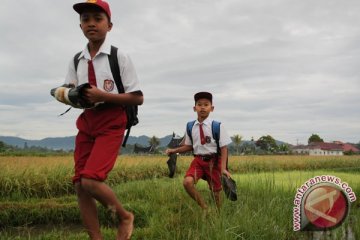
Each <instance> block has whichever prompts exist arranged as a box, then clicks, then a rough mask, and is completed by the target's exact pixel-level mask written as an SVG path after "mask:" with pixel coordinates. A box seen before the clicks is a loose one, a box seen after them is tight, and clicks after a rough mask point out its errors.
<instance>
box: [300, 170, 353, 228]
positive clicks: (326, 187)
mask: <svg viewBox="0 0 360 240" xmlns="http://www.w3.org/2000/svg"><path fill="white" fill-rule="evenodd" d="M354 201H356V196H355V193H354V192H353V191H352V189H351V187H350V186H349V185H348V184H347V183H346V182H342V181H341V179H340V178H338V177H335V176H325V175H323V176H316V177H313V178H311V179H309V180H308V181H306V182H305V183H304V184H303V185H302V186H301V187H300V188H298V189H297V192H296V194H295V199H294V208H293V229H294V231H321V230H325V229H332V228H336V227H338V226H340V225H341V224H342V223H343V222H344V221H345V219H346V217H347V215H348V214H349V210H350V203H351V202H354Z"/></svg>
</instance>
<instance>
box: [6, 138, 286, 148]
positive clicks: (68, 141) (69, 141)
mask: <svg viewBox="0 0 360 240" xmlns="http://www.w3.org/2000/svg"><path fill="white" fill-rule="evenodd" d="M171 138H172V135H167V136H165V137H162V138H160V147H165V146H166V145H167V144H168V143H169V142H170V140H171ZM149 140H150V137H148V136H145V135H141V136H138V137H134V136H130V137H129V138H128V141H127V143H126V144H128V145H134V144H135V143H136V144H138V145H142V146H143V147H147V146H149ZM0 141H2V142H4V143H6V144H8V145H12V146H17V147H19V148H24V146H25V145H26V146H27V147H43V148H48V149H53V150H59V149H62V150H72V149H74V146H75V136H69V137H55V138H44V139H41V140H29V139H24V138H19V137H7V136H0ZM254 143H255V141H254V142H252V141H247V140H242V142H241V146H242V145H243V144H254ZM276 144H278V145H280V144H287V143H285V142H282V141H278V140H276Z"/></svg>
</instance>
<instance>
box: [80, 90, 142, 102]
mask: <svg viewBox="0 0 360 240" xmlns="http://www.w3.org/2000/svg"><path fill="white" fill-rule="evenodd" d="M84 96H85V99H86V100H87V101H89V102H90V103H98V102H106V103H113V104H117V105H141V104H143V102H144V97H143V94H142V92H141V91H136V92H130V93H121V94H112V93H107V92H104V91H101V90H100V89H98V88H97V87H94V86H91V88H89V89H86V90H85V92H84Z"/></svg>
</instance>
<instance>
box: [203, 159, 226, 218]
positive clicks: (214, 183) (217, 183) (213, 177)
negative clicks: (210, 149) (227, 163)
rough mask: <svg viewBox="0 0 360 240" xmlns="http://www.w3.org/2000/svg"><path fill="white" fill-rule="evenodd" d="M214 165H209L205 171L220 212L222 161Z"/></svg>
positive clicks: (212, 163) (211, 163)
mask: <svg viewBox="0 0 360 240" xmlns="http://www.w3.org/2000/svg"><path fill="white" fill-rule="evenodd" d="M216 163H217V164H216V165H215V164H214V161H211V162H210V163H209V166H208V169H206V170H205V175H206V179H207V182H208V184H209V188H210V191H211V193H212V197H213V199H214V201H215V204H216V207H217V209H218V210H219V211H220V207H221V194H220V193H221V190H222V186H221V163H220V160H219V161H218V162H216Z"/></svg>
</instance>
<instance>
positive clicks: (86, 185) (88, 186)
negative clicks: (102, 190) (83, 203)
mask: <svg viewBox="0 0 360 240" xmlns="http://www.w3.org/2000/svg"><path fill="white" fill-rule="evenodd" d="M80 184H81V188H82V189H83V190H85V191H88V192H91V191H93V190H94V188H96V184H97V181H96V180H93V179H89V178H81V183H80Z"/></svg>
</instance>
